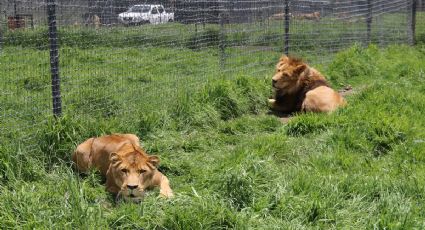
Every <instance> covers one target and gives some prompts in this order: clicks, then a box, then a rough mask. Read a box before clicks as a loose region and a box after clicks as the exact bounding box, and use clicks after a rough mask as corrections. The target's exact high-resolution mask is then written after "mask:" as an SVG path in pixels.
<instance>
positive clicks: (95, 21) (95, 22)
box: [93, 14, 102, 29]
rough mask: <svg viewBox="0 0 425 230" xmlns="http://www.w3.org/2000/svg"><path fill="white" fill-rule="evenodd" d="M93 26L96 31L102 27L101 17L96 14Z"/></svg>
mask: <svg viewBox="0 0 425 230" xmlns="http://www.w3.org/2000/svg"><path fill="white" fill-rule="evenodd" d="M93 25H94V27H95V28H96V29H99V28H100V26H101V25H102V24H101V22H100V17H99V16H97V15H96V14H95V15H93Z"/></svg>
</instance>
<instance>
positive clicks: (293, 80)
mask: <svg viewBox="0 0 425 230" xmlns="http://www.w3.org/2000/svg"><path fill="white" fill-rule="evenodd" d="M272 81H273V87H274V89H275V95H274V98H273V99H269V104H270V107H271V108H272V109H274V110H277V111H280V112H286V113H291V112H297V111H305V112H332V111H334V110H335V109H337V108H338V107H341V106H345V105H346V102H345V100H344V98H343V97H342V96H341V95H339V94H338V92H336V91H334V90H333V89H331V88H330V87H329V86H328V83H327V82H326V79H325V77H324V76H323V75H322V74H321V73H320V72H319V71H317V70H316V69H314V68H312V67H310V66H308V65H307V64H306V63H304V62H303V61H302V60H300V59H296V58H290V57H287V56H282V57H281V58H280V60H279V62H278V63H277V65H276V72H275V74H274V76H273V78H272Z"/></svg>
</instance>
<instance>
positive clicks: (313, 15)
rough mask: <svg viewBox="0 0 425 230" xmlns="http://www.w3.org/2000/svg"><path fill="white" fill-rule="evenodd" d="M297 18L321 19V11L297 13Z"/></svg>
mask: <svg viewBox="0 0 425 230" xmlns="http://www.w3.org/2000/svg"><path fill="white" fill-rule="evenodd" d="M295 18H296V19H306V20H315V21H319V20H320V12H318V11H315V12H313V13H309V14H296V15H295Z"/></svg>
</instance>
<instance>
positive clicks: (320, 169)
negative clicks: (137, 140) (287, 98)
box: [0, 45, 425, 229]
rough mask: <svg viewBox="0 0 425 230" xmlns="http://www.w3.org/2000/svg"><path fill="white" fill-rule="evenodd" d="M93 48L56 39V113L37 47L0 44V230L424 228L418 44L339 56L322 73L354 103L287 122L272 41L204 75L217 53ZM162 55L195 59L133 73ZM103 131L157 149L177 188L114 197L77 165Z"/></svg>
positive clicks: (423, 103) (43, 55)
mask: <svg viewBox="0 0 425 230" xmlns="http://www.w3.org/2000/svg"><path fill="white" fill-rule="evenodd" d="M103 49H104V48H92V49H88V50H87V49H84V50H81V49H77V48H74V49H71V48H66V47H65V48H63V50H62V51H61V55H62V60H63V61H62V63H61V64H62V69H61V71H62V72H61V76H62V77H63V82H62V83H63V101H64V116H63V118H61V119H59V120H57V121H55V120H54V119H50V118H51V115H50V113H51V111H50V97H49V95H50V88H49V86H48V85H49V73H48V72H47V70H48V65H49V62H48V58H47V57H48V52H47V51H43V50H35V49H34V50H33V49H21V48H16V47H8V48H6V49H5V50H3V53H2V60H4V61H2V62H1V63H0V72H2V73H4V75H3V76H2V84H1V87H2V88H1V90H2V91H1V92H2V94H1V95H2V97H1V98H0V100H1V103H0V105H1V106H2V110H1V111H3V114H2V119H1V120H0V123H1V124H2V126H1V127H2V131H1V134H0V137H1V143H2V144H1V145H0V207H1V209H0V228H2V229H8V228H23V229H34V228H35V229H45V228H55V229H71V228H79V229H99V228H100V229H105V228H114V229H127V228H133V229H134V228H136V229H141V228H143V229H226V228H237V229H304V228H305V229H309V228H313V229H319V228H320V229H322V228H323V229H329V228H339V229H340V228H343V229H346V228H353V229H371V228H379V229H414V228H417V229H422V228H424V227H425V222H424V219H425V213H424V212H423V210H424V209H425V166H424V165H425V164H424V162H425V155H424V153H425V129H424V128H423V127H424V126H425V119H424V118H423V114H424V113H425V72H424V70H425V62H424V61H423V60H424V59H425V47H424V46H422V45H418V46H416V47H408V46H391V47H389V48H386V49H382V50H380V49H378V48H376V47H375V46H371V47H369V48H367V49H363V48H360V47H359V46H354V47H352V48H350V49H348V50H346V51H343V52H340V53H338V54H337V55H336V56H335V58H334V59H333V60H332V62H330V63H329V64H328V65H326V66H319V69H321V71H322V72H323V73H325V74H326V75H327V77H328V78H329V79H330V81H331V83H332V85H333V86H334V87H335V88H339V87H341V86H342V85H347V84H351V85H352V86H353V87H354V91H355V92H356V93H355V94H353V95H351V96H349V97H348V102H349V106H348V107H346V108H344V109H341V110H339V111H337V112H336V113H334V114H331V115H325V114H301V115H298V116H296V117H295V118H293V119H292V120H291V121H290V122H289V123H287V124H283V123H282V122H281V121H280V120H279V118H277V117H275V116H272V115H269V114H268V109H267V106H266V99H267V97H269V96H270V95H271V88H270V77H271V75H272V72H273V64H274V63H273V62H274V61H275V60H276V58H277V57H278V55H279V53H278V52H274V51H267V52H264V53H261V55H259V57H257V56H255V57H245V56H241V57H240V60H238V61H240V62H241V63H249V62H250V61H251V62H252V60H254V59H255V62H256V63H268V64H267V65H265V66H255V65H253V66H248V67H247V68H245V69H240V70H235V71H232V72H229V73H221V74H220V73H217V72H212V71H210V70H211V69H217V68H218V67H217V65H218V61H217V51H216V50H213V49H211V50H208V49H205V50H200V51H193V50H190V49H183V48H179V49H171V48H164V47H163V48H146V49H143V50H142V51H143V52H135V51H134V49H126V48H119V47H117V48H115V49H113V52H114V58H115V59H114V61H110V59H109V58H106V57H104V56H102V55H101V54H104V53H106V51H105V50H103ZM105 49H107V48H105ZM17 52H21V53H22V52H25V54H26V55H15V53H17ZM153 53H154V54H156V55H152V54H153ZM170 53H171V54H172V55H171V56H173V57H176V60H179V55H184V56H185V57H187V56H191V57H193V58H191V59H184V61H182V62H178V61H174V62H171V63H170V64H167V62H164V63H165V64H163V65H162V67H163V68H152V69H149V71H145V72H149V73H151V75H146V74H143V70H146V69H145V68H148V67H149V66H153V65H154V64H155V63H157V62H161V60H165V59H166V57H169V55H170ZM197 55H198V56H197ZM152 56H154V57H155V58H151V57H152ZM120 60H122V61H121V62H120ZM124 63H125V64H124ZM141 63H144V64H141ZM187 66H190V68H185V67H187ZM77 67H78V68H77ZM130 67H131V68H136V67H138V68H141V72H140V73H134V71H131V72H130V71H129V70H128V68H130ZM260 67H261V68H260ZM259 68H260V69H261V71H256V69H259ZM170 69H172V70H173V71H171V72H170V71H168V70H170ZM76 70H78V71H76ZM126 71H127V72H126ZM127 73H128V74H127ZM252 73H257V74H255V76H253V74H252ZM117 76H119V77H117ZM180 76H185V77H183V78H181V77H180ZM114 77H117V78H114ZM170 79H173V80H170ZM194 79H197V80H194ZM166 82H169V85H168V86H167V85H166ZM206 83H208V85H207V84H206ZM170 88H171V89H172V90H171V89H170ZM167 89H168V90H167ZM168 95H169V96H168ZM17 108H19V109H17ZM46 117H47V119H46ZM49 117H50V118H49ZM113 132H131V133H135V134H137V135H139V136H140V137H141V139H142V142H143V145H144V147H145V148H146V150H147V151H148V152H149V153H150V154H156V155H159V156H160V158H161V160H162V162H161V166H160V170H161V171H162V172H164V173H165V174H166V175H167V176H168V177H169V179H170V181H171V186H172V188H173V189H174V191H175V194H176V197H175V198H173V199H171V200H164V199H160V198H157V194H158V193H157V191H153V192H151V193H149V194H148V196H147V197H146V199H145V200H144V202H143V203H141V204H131V203H119V204H115V203H114V202H113V197H111V196H110V195H109V194H108V193H107V192H105V191H104V185H103V184H102V178H101V177H100V176H99V175H98V174H97V173H96V172H92V173H90V174H89V175H88V176H86V177H80V176H79V175H77V173H75V172H74V171H73V168H72V165H71V163H70V154H71V152H72V150H73V149H74V148H75V146H76V145H77V144H78V143H79V142H81V141H83V140H84V139H86V138H88V137H90V136H93V135H101V134H106V133H113Z"/></svg>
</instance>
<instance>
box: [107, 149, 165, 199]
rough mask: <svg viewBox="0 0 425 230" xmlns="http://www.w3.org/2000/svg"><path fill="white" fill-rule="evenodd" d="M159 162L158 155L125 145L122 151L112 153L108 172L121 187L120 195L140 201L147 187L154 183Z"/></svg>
mask: <svg viewBox="0 0 425 230" xmlns="http://www.w3.org/2000/svg"><path fill="white" fill-rule="evenodd" d="M158 164H159V158H158V157H157V156H149V155H147V154H146V153H145V152H144V151H143V150H142V149H140V148H138V147H134V146H132V145H126V146H123V148H121V149H120V151H118V152H116V153H111V154H110V166H109V169H108V174H109V179H112V180H113V182H114V183H115V185H116V186H118V187H119V188H120V191H119V192H118V197H122V198H124V199H125V200H131V201H140V200H141V199H142V198H143V196H144V193H145V189H146V188H148V187H149V186H150V185H151V183H152V178H153V176H154V174H155V171H156V170H157V168H156V167H157V166H158ZM111 177H112V178H111Z"/></svg>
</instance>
